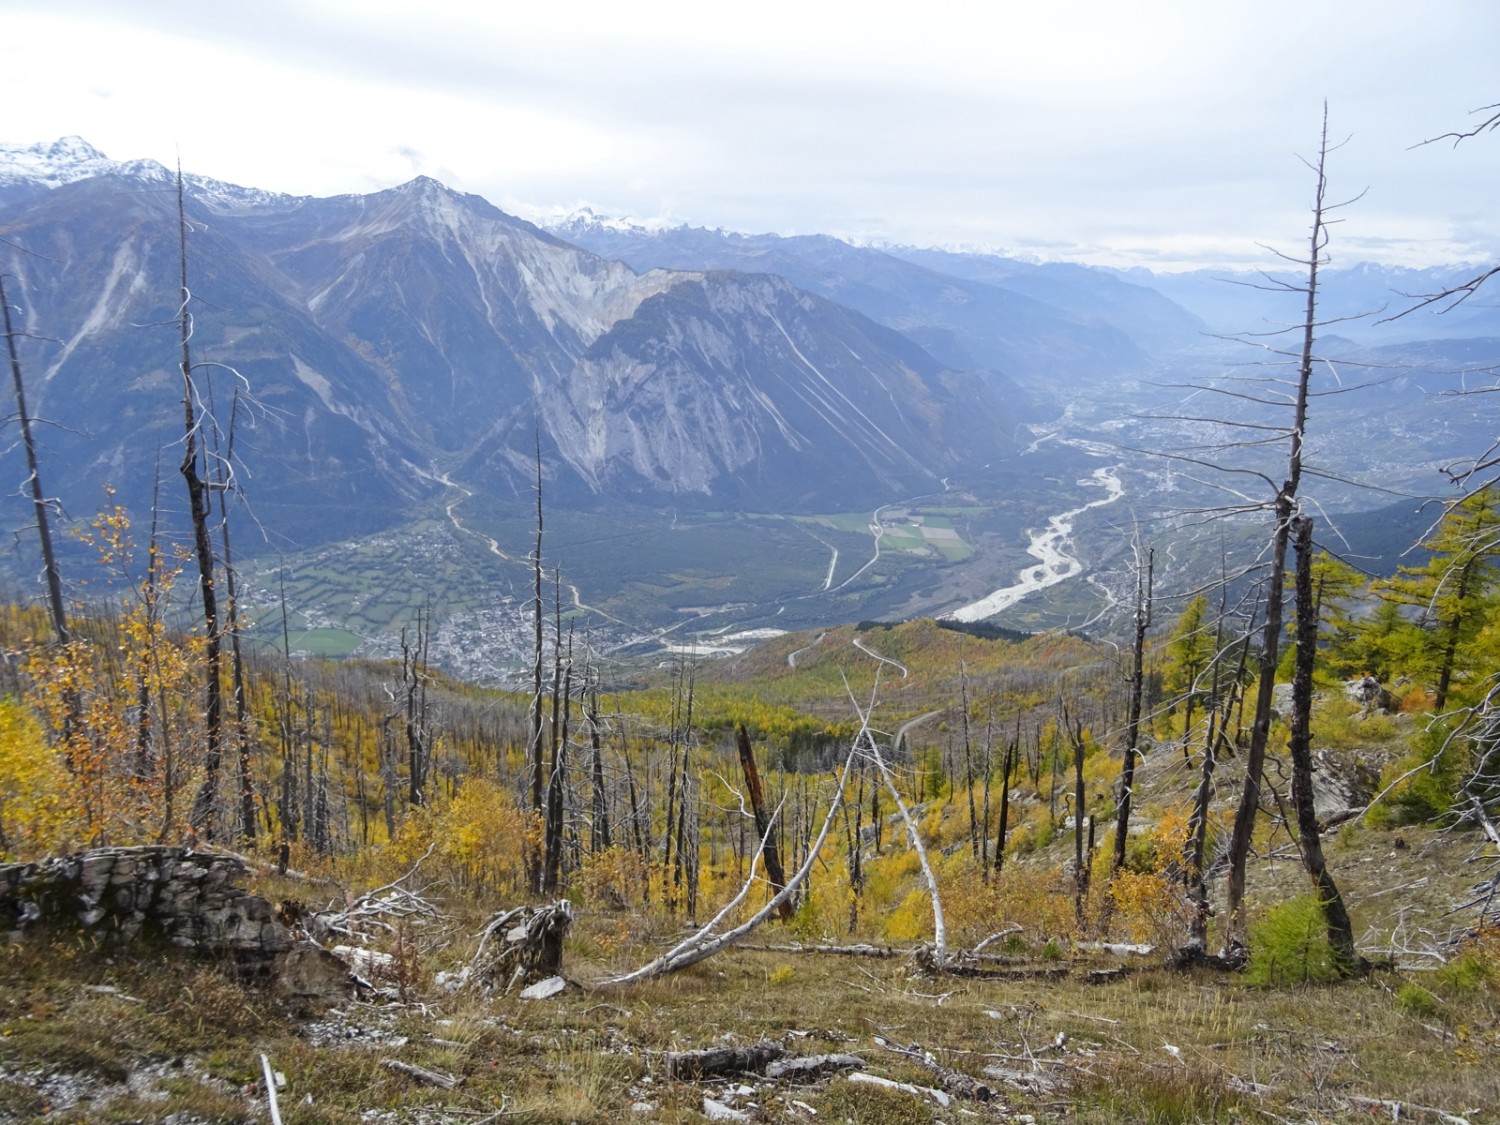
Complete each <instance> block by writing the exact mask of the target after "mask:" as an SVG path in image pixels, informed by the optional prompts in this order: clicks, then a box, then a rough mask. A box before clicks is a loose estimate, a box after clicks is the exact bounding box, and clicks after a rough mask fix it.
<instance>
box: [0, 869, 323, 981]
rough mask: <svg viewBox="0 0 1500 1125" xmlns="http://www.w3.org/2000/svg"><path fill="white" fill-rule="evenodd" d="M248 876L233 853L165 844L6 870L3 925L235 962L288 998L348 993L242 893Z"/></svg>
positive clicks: (0, 904) (267, 910)
mask: <svg viewBox="0 0 1500 1125" xmlns="http://www.w3.org/2000/svg"><path fill="white" fill-rule="evenodd" d="M244 873H245V865H244V864H243V863H242V862H241V861H240V860H238V859H236V858H234V857H233V856H223V855H212V854H206V853H199V852H193V851H190V850H188V849H187V848H181V847H164V846H151V847H139V848H101V849H98V850H96V851H91V852H83V853H80V854H78V855H71V856H62V857H59V858H53V859H45V860H40V861H38V862H36V863H8V864H3V865H0V926H3V927H4V928H5V929H6V930H8V931H9V933H10V939H11V940H12V941H19V940H21V939H23V938H24V937H25V936H26V934H27V932H28V931H32V930H37V929H43V928H57V929H66V928H78V929H82V930H85V931H87V932H88V933H90V934H92V935H94V936H97V937H99V938H100V939H102V940H104V941H106V942H116V943H126V942H136V941H139V942H149V943H155V944H159V945H164V946H168V947H174V948H177V949H181V950H184V951H187V952H193V953H198V954H204V955H212V956H219V957H225V956H227V957H228V958H229V959H230V960H231V961H232V962H233V964H234V967H235V969H236V971H237V972H238V973H239V975H240V976H241V977H243V978H245V979H247V980H260V981H263V980H272V981H280V984H279V986H278V991H280V992H282V993H283V994H285V995H287V996H292V997H297V998H300V999H311V998H319V999H329V998H332V997H333V996H335V995H343V996H347V995H348V994H349V992H350V991H351V984H350V980H349V972H348V967H347V966H345V965H344V964H343V963H342V962H341V961H339V960H338V958H336V957H334V956H333V955H332V954H330V953H327V952H326V951H324V950H322V949H321V948H319V947H318V946H316V945H314V944H312V943H311V942H299V941H297V940H296V939H295V938H294V937H293V935H292V932H291V931H290V930H289V929H287V927H286V926H284V925H282V924H281V923H280V922H278V921H277V920H276V917H275V910H274V909H273V907H272V905H271V903H270V902H268V901H267V900H266V899H264V898H261V897H260V896H259V895H254V894H251V893H249V892H248V891H244V890H241V889H239V888H238V887H235V886H234V885H233V884H234V880H235V879H237V878H238V877H239V876H241V875H243V874H244ZM283 976H285V979H284V980H283V979H282V978H283Z"/></svg>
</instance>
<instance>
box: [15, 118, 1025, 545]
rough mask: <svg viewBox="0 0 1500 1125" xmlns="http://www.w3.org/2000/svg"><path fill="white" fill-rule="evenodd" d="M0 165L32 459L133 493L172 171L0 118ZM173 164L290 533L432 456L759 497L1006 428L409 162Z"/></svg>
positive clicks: (395, 514) (828, 485)
mask: <svg viewBox="0 0 1500 1125" xmlns="http://www.w3.org/2000/svg"><path fill="white" fill-rule="evenodd" d="M0 168H4V171H3V172H0V234H3V236H4V237H5V238H6V239H7V240H8V241H7V244H6V245H4V246H0V269H4V270H5V271H6V272H7V273H8V274H11V275H13V276H14V279H15V280H14V282H13V283H12V286H11V288H12V289H13V290H15V292H14V293H13V299H15V300H16V301H17V303H18V304H20V305H21V306H22V310H23V311H22V318H23V324H24V326H25V330H26V332H27V333H28V334H29V335H28V337H27V338H26V339H25V340H24V341H23V360H24V363H25V367H26V371H27V372H28V377H29V378H30V379H31V380H32V381H33V382H34V383H35V385H36V391H35V394H36V397H37V402H38V408H39V411H40V412H42V413H45V414H46V415H47V416H48V417H49V418H51V419H52V420H54V421H57V422H59V423H61V425H62V426H63V427H64V428H63V429H62V430H61V431H60V432H59V434H57V435H54V436H53V437H52V438H51V439H50V440H49V448H48V449H47V450H46V451H45V453H46V456H47V463H48V464H49V465H53V464H54V462H55V463H56V466H57V467H56V468H54V469H53V471H52V472H51V473H50V474H49V480H51V481H55V482H56V484H57V489H58V491H59V492H60V493H61V494H62V495H63V496H64V497H65V498H66V499H67V500H68V501H69V502H70V505H71V506H73V507H75V508H76V507H79V506H80V503H82V504H84V505H85V506H84V507H83V510H89V506H88V505H91V504H92V501H90V500H87V499H86V497H87V494H88V493H89V491H90V490H96V489H97V488H98V486H99V485H100V484H103V483H106V482H108V483H111V484H113V485H115V486H116V487H117V488H120V489H121V491H122V496H123V498H124V499H125V500H126V501H127V502H129V503H131V504H132V506H137V507H139V506H141V505H142V504H143V502H144V501H146V500H147V498H149V495H150V476H151V464H152V462H153V460H154V455H153V451H152V449H151V448H150V447H151V446H152V445H155V444H157V443H170V442H171V441H172V440H173V439H174V438H175V436H176V435H177V433H179V432H180V418H181V407H180V379H179V377H178V376H177V373H176V368H175V364H176V361H177V352H176V347H175V333H174V330H173V328H172V327H171V324H170V322H171V320H172V318H173V316H174V315H175V312H176V305H177V297H176V293H177V282H176V275H177V261H176V243H177V223H176V214H175V207H176V197H175V191H174V190H173V180H172V177H171V176H170V175H169V174H168V173H167V171H166V170H165V169H163V168H161V166H160V165H155V164H152V163H150V162H137V163H135V164H129V165H122V164H115V163H113V162H110V161H108V160H107V159H106V158H104V157H102V156H101V155H100V154H98V153H97V152H96V151H95V150H93V149H90V148H88V146H87V145H84V144H82V142H76V141H64V142H58V143H57V144H56V145H52V146H32V147H30V148H27V149H18V148H16V147H15V146H10V148H9V149H6V150H0ZM187 189H188V216H189V221H190V227H191V236H190V238H189V251H188V255H189V263H188V265H189V284H190V286H191V288H192V291H193V294H194V297H195V300H194V303H193V305H192V312H193V314H194V318H195V334H194V348H195V357H196V358H197V360H199V361H200V362H202V363H204V364H206V365H208V366H205V367H204V368H203V369H202V371H201V377H202V378H204V379H205V380H206V383H205V386H206V387H208V386H211V387H212V393H213V394H214V395H215V396H216V397H217V399H218V402H217V403H216V405H217V407H218V411H219V413H220V415H221V416H223V417H227V414H228V410H227V405H228V404H227V401H226V400H227V399H228V398H229V396H230V395H231V394H232V393H233V386H234V384H236V383H238V384H239V385H240V387H241V389H242V390H243V391H244V392H246V394H247V395H248V396H250V397H249V398H248V399H247V400H246V402H245V403H243V404H242V405H243V407H244V409H243V410H242V412H241V417H242V422H241V424H240V429H239V433H238V435H237V445H236V448H237V451H238V452H239V453H241V454H243V455H244V459H245V462H246V466H247V469H248V470H249V471H248V472H247V474H246V476H250V477H252V478H253V479H254V485H253V486H252V487H250V488H248V489H247V494H248V495H250V496H251V497H252V498H253V499H254V500H255V502H256V504H257V507H258V508H259V509H261V510H262V512H263V514H264V513H267V512H268V511H273V510H274V511H276V512H277V514H278V518H277V519H276V520H275V521H274V526H275V529H276V530H277V531H278V532H281V533H282V534H285V535H288V536H290V537H292V538H294V539H298V540H301V541H304V542H311V541H317V540H319V539H320V538H328V537H333V536H339V535H346V534H350V533H351V532H353V531H358V530H361V529H367V528H371V527H376V526H382V525H388V524H390V523H392V522H393V521H395V520H396V519H397V518H399V517H400V516H401V515H402V513H403V512H405V511H407V510H409V508H410V505H411V504H412V502H413V501H415V500H417V499H418V498H420V497H421V496H423V495H432V494H433V493H434V492H435V491H436V489H437V488H438V481H439V479H440V478H441V474H442V473H443V472H444V471H454V472H459V473H461V474H464V476H465V479H468V478H469V477H470V476H472V480H471V481H470V483H473V484H477V485H479V486H480V487H482V488H490V489H496V490H498V492H499V493H500V495H501V496H502V497H503V496H509V495H514V494H516V493H519V492H521V491H523V490H525V489H527V488H529V482H530V481H531V480H532V479H533V477H534V473H535V467H534V464H533V459H534V456H535V450H536V447H537V444H538V443H540V444H541V447H542V452H543V458H544V461H545V462H546V463H547V465H546V471H547V473H548V475H549V476H550V477H551V478H552V481H553V484H552V488H551V489H550V492H551V496H552V500H553V502H562V503H585V504H587V503H596V502H598V501H599V500H601V499H603V498H605V497H607V496H609V495H611V494H614V493H616V492H619V491H623V492H625V493H628V494H630V495H632V496H636V497H638V498H644V499H648V500H649V498H650V497H651V496H661V497H671V498H673V502H681V501H682V500H683V499H685V498H695V497H696V498H699V499H701V500H702V501H703V502H704V503H712V504H715V505H720V506H722V505H725V504H729V505H735V506H743V507H746V508H750V509H756V510H766V509H770V508H779V507H781V506H784V505H787V504H793V505H795V504H804V505H809V506H812V507H821V508H824V509H827V508H828V507H830V506H845V505H850V504H857V505H859V506H864V505H866V504H868V503H878V502H883V501H886V500H889V499H893V498H895V497H897V496H900V495H906V494H909V493H911V492H913V491H930V490H932V489H933V488H934V487H937V486H938V485H937V482H938V478H939V477H940V476H941V475H942V474H943V473H944V472H946V471H949V470H951V469H952V468H953V467H954V466H956V465H958V464H961V463H962V462H963V461H964V460H965V459H968V458H974V457H982V456H988V455H989V454H990V453H992V452H993V451H994V450H995V449H997V448H1004V447H1005V446H1006V444H1007V438H1006V436H1005V435H1006V434H1007V433H1008V432H1009V430H1010V428H1011V427H1010V424H1009V421H1008V419H1007V417H1006V414H1005V411H1003V410H1002V409H1001V407H1000V405H999V403H998V401H997V399H996V396H995V395H994V394H993V393H992V392H991V391H990V390H989V389H988V388H986V387H985V386H983V385H981V384H980V383H979V382H978V381H977V380H974V379H972V378H966V377H963V376H960V375H957V374H955V373H954V372H952V371H950V370H945V368H944V366H943V365H942V364H940V363H939V362H937V361H936V360H934V359H933V358H932V357H931V356H929V355H927V354H926V353H924V352H923V351H922V350H921V349H920V348H919V347H917V346H916V345H914V344H912V343H911V342H910V341H909V340H906V339H904V338H903V337H901V336H899V335H897V334H895V333H893V332H891V331H889V330H887V329H884V328H881V327H880V326H879V325H877V324H874V323H873V322H871V321H868V320H866V319H865V318H864V317H862V316H859V315H858V314H856V313H852V312H850V311H849V310H848V309H845V308H842V307H840V306H838V305H835V304H833V303H831V302H829V301H826V300H821V299H818V298H815V297H812V296H810V295H808V294H804V293H800V292H798V291H797V290H796V289H795V288H793V287H792V286H791V285H789V284H786V283H784V282H772V281H768V279H766V278H764V277H758V276H751V275H745V274H737V273H731V272H724V273H715V274H712V275H705V274H702V273H698V272H687V273H684V272H670V271H664V270H654V271H651V272H648V273H645V274H644V275H638V274H637V273H636V272H635V271H634V270H632V269H631V268H629V267H628V266H626V265H624V264H622V263H619V262H615V261H610V260H607V259H605V258H601V257H599V256H597V255H595V254H592V253H590V252H588V251H586V250H583V249H580V248H578V247H576V246H572V245H570V244H568V243H566V242H563V241H561V240H559V239H557V238H555V237H553V236H551V235H549V234H546V233H544V232H542V231H540V230H538V229H537V228H536V227H533V226H532V225H530V224H529V223H525V222H523V221H521V220H519V219H516V218H514V217H512V216H509V215H506V214H504V213H503V212H501V211H499V210H497V209H496V208H494V207H493V206H491V205H490V204H488V203H487V202H485V201H484V200H483V199H480V198H478V197H476V196H470V195H463V194H460V193H457V192H453V191H450V190H449V189H447V188H445V187H444V186H443V185H441V184H439V183H437V182H436V181H434V180H430V179H425V178H423V179H418V180H415V181H412V182H411V183H409V184H405V185H402V186H401V187H398V188H393V189H390V190H388V191H383V192H378V193H375V194H372V195H368V196H341V197H336V198H332V199H311V198H302V197H292V196H284V195H273V194H270V193H264V192H257V191H255V190H253V189H238V188H233V187H231V186H230V185H224V184H219V183H217V182H216V181H209V180H202V179H189V180H188V183H187ZM143 326H144V327H143ZM221 365H222V366H221ZM229 368H233V370H234V372H237V373H238V376H240V377H241V378H239V379H236V378H235V377H234V376H233V375H231V374H230V373H229V371H228V369H229ZM205 393H207V392H205ZM252 400H253V401H252ZM174 419H176V420H177V421H176V422H175V423H174ZM252 420H253V421H254V429H253V431H252V430H251V429H249V424H250V422H251V421H252ZM173 457H174V455H173V454H172V453H170V452H168V453H167V454H165V455H164V460H165V462H166V463H167V464H168V466H169V468H170V467H172V466H173V465H175V462H174V460H173ZM243 479H244V478H243V477H242V480H243ZM281 517H285V518H284V519H283V518H281ZM267 522H268V523H269V522H272V521H269V520H268V521H267Z"/></svg>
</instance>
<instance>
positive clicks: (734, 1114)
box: [703, 1098, 750, 1121]
mask: <svg viewBox="0 0 1500 1125" xmlns="http://www.w3.org/2000/svg"><path fill="white" fill-rule="evenodd" d="M703 1116H704V1117H706V1118H708V1119H709V1120H710V1121H749V1120H750V1115H749V1114H748V1113H741V1112H740V1111H739V1110H737V1109H730V1108H729V1107H728V1106H727V1105H725V1104H724V1103H723V1102H716V1101H714V1100H713V1098H704V1099H703Z"/></svg>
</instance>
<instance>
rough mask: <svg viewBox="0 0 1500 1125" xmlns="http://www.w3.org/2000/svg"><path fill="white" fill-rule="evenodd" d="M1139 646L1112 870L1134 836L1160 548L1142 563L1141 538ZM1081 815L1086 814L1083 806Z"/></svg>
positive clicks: (1134, 664)
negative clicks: (1148, 635)
mask: <svg viewBox="0 0 1500 1125" xmlns="http://www.w3.org/2000/svg"><path fill="white" fill-rule="evenodd" d="M1136 549H1137V550H1136V570H1135V646H1134V648H1133V650H1132V652H1133V661H1132V664H1131V674H1130V717H1129V720H1128V723H1127V725H1126V728H1125V761H1124V764H1123V765H1122V766H1121V767H1120V808H1119V814H1118V817H1117V819H1116V821H1115V852H1114V866H1113V868H1112V870H1114V871H1116V872H1118V871H1119V870H1120V869H1121V868H1122V867H1124V866H1125V844H1126V841H1127V840H1128V839H1129V837H1130V799H1131V796H1132V795H1133V792H1134V789H1135V760H1136V754H1137V753H1138V748H1139V745H1140V739H1141V697H1142V693H1143V691H1144V689H1145V682H1146V677H1145V659H1146V630H1148V629H1149V628H1151V594H1152V589H1151V587H1152V581H1153V579H1154V577H1155V573H1156V551H1155V550H1150V551H1147V552H1146V561H1145V564H1144V565H1142V564H1141V559H1140V541H1139V540H1137V542H1136ZM1082 799H1083V798H1082V793H1081V791H1080V794H1079V801H1080V808H1079V809H1078V815H1079V816H1080V817H1082V816H1083V810H1082V807H1081V802H1082Z"/></svg>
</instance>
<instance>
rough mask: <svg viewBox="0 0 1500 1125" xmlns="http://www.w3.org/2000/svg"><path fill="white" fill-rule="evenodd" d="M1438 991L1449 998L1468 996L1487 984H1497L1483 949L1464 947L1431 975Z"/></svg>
mask: <svg viewBox="0 0 1500 1125" xmlns="http://www.w3.org/2000/svg"><path fill="white" fill-rule="evenodd" d="M1433 977H1434V980H1435V981H1436V983H1437V986H1438V988H1439V989H1441V990H1442V991H1443V992H1444V993H1445V994H1447V995H1449V996H1468V995H1470V994H1472V993H1474V992H1477V991H1478V990H1479V989H1480V988H1482V987H1483V986H1485V985H1487V984H1495V983H1497V973H1496V969H1495V965H1494V962H1492V961H1491V960H1490V958H1488V957H1486V956H1485V952H1484V950H1483V949H1481V948H1479V947H1476V946H1472V945H1470V946H1465V947H1464V949H1463V951H1462V952H1461V953H1459V955H1458V956H1457V957H1455V958H1453V960H1451V961H1449V962H1448V963H1447V964H1446V965H1444V966H1443V967H1442V968H1441V969H1439V970H1438V971H1437V972H1436V973H1434V974H1433Z"/></svg>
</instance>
